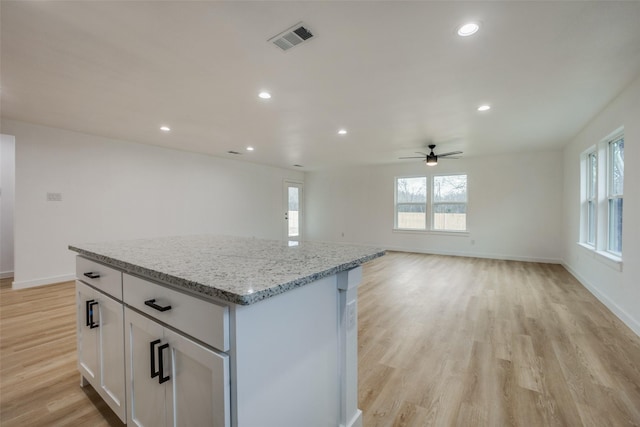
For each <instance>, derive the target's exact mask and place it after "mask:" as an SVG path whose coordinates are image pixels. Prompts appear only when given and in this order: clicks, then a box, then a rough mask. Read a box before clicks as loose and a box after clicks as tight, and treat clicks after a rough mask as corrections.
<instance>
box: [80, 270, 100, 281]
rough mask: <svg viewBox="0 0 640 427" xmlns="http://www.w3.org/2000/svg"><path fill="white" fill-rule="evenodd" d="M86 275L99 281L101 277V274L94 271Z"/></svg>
mask: <svg viewBox="0 0 640 427" xmlns="http://www.w3.org/2000/svg"><path fill="white" fill-rule="evenodd" d="M84 275H85V276H87V277H88V278H89V279H98V278H99V277H100V273H94V272H93V271H90V272H88V273H84Z"/></svg>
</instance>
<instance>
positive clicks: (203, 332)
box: [123, 274, 229, 351]
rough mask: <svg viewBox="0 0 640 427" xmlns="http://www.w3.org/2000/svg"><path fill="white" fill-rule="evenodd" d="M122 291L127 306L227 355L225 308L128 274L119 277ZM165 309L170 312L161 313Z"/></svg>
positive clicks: (227, 328) (227, 336) (227, 309)
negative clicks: (121, 277) (121, 279)
mask: <svg viewBox="0 0 640 427" xmlns="http://www.w3.org/2000/svg"><path fill="white" fill-rule="evenodd" d="M123 288H124V302H125V304H127V305H128V306H130V307H133V308H135V309H136V310H138V311H141V312H143V313H145V314H147V315H149V316H151V317H154V318H156V319H158V320H160V321H161V322H163V323H165V324H167V325H169V326H171V327H173V328H175V329H177V330H179V331H182V332H184V333H185V334H187V335H191V336H192V337H194V338H197V339H199V340H200V341H202V342H204V343H206V344H209V345H210V346H212V347H214V348H216V349H218V350H220V351H229V307H227V306H223V305H218V304H216V303H214V302H210V301H205V300H201V299H199V298H197V297H194V296H190V295H187V294H183V293H182V292H178V291H174V290H172V289H169V288H167V287H164V286H162V285H158V284H156V283H153V282H149V281H147V280H144V279H140V278H138V277H135V276H131V275H129V274H124V275H123ZM152 300H154V301H152ZM151 305H155V306H156V307H155V308H154V307H153V306H151ZM168 306H171V308H170V309H166V311H161V310H162V309H163V308H166V307H168Z"/></svg>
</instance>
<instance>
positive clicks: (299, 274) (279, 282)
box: [69, 236, 384, 427]
mask: <svg viewBox="0 0 640 427" xmlns="http://www.w3.org/2000/svg"><path fill="white" fill-rule="evenodd" d="M69 248H70V249H71V250H73V251H75V252H77V253H78V254H79V255H78V258H77V276H78V281H77V284H76V288H77V307H78V368H79V370H80V373H81V384H83V385H85V384H91V385H92V386H93V387H94V388H96V390H97V391H98V393H99V394H100V395H101V396H102V397H103V399H105V401H106V402H107V403H108V404H109V406H110V407H111V408H112V409H113V410H114V411H115V412H116V413H117V414H118V415H119V416H120V418H121V419H122V420H123V421H124V422H126V423H128V424H133V425H213V426H235V427H244V426H247V427H251V426H260V427H269V426H274V427H276V426H277V427H286V426H291V427H298V426H305V427H314V426H318V427H320V426H322V427H325V426H344V427H352V426H361V425H362V417H361V415H362V414H361V412H360V410H359V409H358V407H357V286H358V285H359V283H360V281H361V279H362V267H361V264H363V263H364V262H367V261H369V260H372V259H374V258H377V257H379V256H382V255H383V254H384V251H383V250H381V249H376V248H367V247H361V246H351V245H338V244H329V243H319V242H300V243H298V242H286V241H275V240H262V239H253V238H238V237H229V236H188V237H169V238H158V239H145V240H135V241H121V242H107V243H97V244H82V245H73V246H70V247H69ZM119 332H120V333H119Z"/></svg>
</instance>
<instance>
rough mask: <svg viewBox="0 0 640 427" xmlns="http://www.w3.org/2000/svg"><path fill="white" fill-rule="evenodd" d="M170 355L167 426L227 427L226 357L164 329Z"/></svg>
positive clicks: (227, 360) (227, 364)
mask: <svg viewBox="0 0 640 427" xmlns="http://www.w3.org/2000/svg"><path fill="white" fill-rule="evenodd" d="M165 339H166V341H167V342H168V343H169V349H170V351H171V370H170V377H171V379H170V380H169V382H167V405H166V406H167V421H168V423H167V425H170V426H174V427H181V426H210V427H229V426H230V425H231V421H230V409H231V404H230V384H229V356H227V355H226V354H219V353H216V352H214V351H212V350H210V349H208V348H205V347H203V346H201V345H200V344H197V343H195V342H193V341H191V340H189V339H187V338H186V337H184V336H183V335H180V334H177V333H175V332H173V331H171V330H169V329H165Z"/></svg>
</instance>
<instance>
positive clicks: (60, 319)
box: [0, 279, 123, 427]
mask: <svg viewBox="0 0 640 427" xmlns="http://www.w3.org/2000/svg"><path fill="white" fill-rule="evenodd" d="M74 298H75V284H74V282H66V283H61V284H58V285H50V286H43V287H38V288H31V289H24V290H12V289H11V279H2V280H1V281H0V425H1V426H2V427H11V426H30V427H32V426H33V427H35V426H76V425H77V426H92V427H93V426H96V427H98V426H122V425H123V424H122V423H121V422H120V420H119V419H118V417H117V416H116V415H115V414H114V413H113V412H112V411H111V409H109V407H108V406H107V405H106V403H104V402H103V401H102V399H101V398H100V396H98V394H97V393H96V392H95V390H93V389H92V388H91V387H84V388H80V374H79V373H78V370H77V368H76V363H77V359H76V328H75V321H76V320H75V319H76V314H75V311H76V310H75V299H74Z"/></svg>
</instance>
